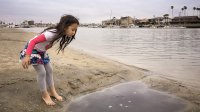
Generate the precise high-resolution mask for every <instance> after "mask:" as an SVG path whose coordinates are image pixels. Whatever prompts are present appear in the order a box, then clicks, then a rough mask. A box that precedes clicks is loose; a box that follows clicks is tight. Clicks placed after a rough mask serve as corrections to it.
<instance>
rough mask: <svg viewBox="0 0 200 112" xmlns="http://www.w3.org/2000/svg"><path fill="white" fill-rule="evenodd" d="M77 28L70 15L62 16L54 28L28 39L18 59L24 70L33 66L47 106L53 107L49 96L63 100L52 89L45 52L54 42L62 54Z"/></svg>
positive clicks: (50, 72) (73, 37)
mask: <svg viewBox="0 0 200 112" xmlns="http://www.w3.org/2000/svg"><path fill="white" fill-rule="evenodd" d="M78 26H79V21H78V20H77V19H76V18H75V17H73V16H72V15H64V16H62V17H61V19H60V22H59V23H58V24H57V25H56V26H55V27H50V28H47V29H45V30H44V31H43V32H41V33H40V34H39V35H37V36H35V37H34V38H32V39H30V41H29V42H28V43H27V44H26V45H25V48H24V50H22V51H21V55H20V59H21V60H22V66H23V68H24V69H28V66H29V65H30V64H31V65H33V67H34V69H35V70H36V72H37V74H38V76H37V82H38V84H39V88H40V91H41V94H42V99H43V100H44V101H45V103H46V104H47V105H55V103H54V102H53V101H52V99H51V97H50V96H53V97H55V98H56V99H57V100H58V101H62V100H63V98H62V97H61V96H60V95H58V93H57V92H56V89H55V87H54V81H53V74H52V66H51V63H50V60H49V56H48V54H47V53H46V51H47V50H48V49H49V48H51V47H52V46H53V45H54V44H55V43H56V42H59V48H58V53H59V52H60V51H62V52H64V49H65V47H66V46H67V45H68V44H69V43H70V42H71V41H72V40H73V39H75V34H76V31H77V28H78Z"/></svg>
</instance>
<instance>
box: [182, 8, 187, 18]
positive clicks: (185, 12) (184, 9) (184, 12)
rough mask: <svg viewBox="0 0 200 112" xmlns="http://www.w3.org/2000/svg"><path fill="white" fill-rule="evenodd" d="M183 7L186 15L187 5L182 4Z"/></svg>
mask: <svg viewBox="0 0 200 112" xmlns="http://www.w3.org/2000/svg"><path fill="white" fill-rule="evenodd" d="M183 8H184V10H185V12H184V15H185V16H186V10H187V6H184V7H183Z"/></svg>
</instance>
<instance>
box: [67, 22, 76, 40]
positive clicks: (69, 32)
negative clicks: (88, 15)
mask: <svg viewBox="0 0 200 112" xmlns="http://www.w3.org/2000/svg"><path fill="white" fill-rule="evenodd" d="M77 28H78V24H77V23H73V24H71V25H70V26H68V27H67V28H65V35H67V36H69V37H72V36H74V35H75V33H76V30H77Z"/></svg>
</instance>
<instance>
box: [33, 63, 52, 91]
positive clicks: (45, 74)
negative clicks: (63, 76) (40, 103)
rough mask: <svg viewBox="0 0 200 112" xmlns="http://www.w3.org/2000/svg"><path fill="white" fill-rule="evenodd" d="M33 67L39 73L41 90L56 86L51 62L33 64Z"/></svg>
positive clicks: (38, 79) (38, 80)
mask: <svg viewBox="0 0 200 112" xmlns="http://www.w3.org/2000/svg"><path fill="white" fill-rule="evenodd" d="M33 67H34V69H35V70H36V72H37V74H38V75H37V82H38V85H39V88H40V91H41V92H43V91H46V90H47V88H49V87H51V86H54V81H53V71H52V66H51V63H50V62H49V63H47V64H38V65H33Z"/></svg>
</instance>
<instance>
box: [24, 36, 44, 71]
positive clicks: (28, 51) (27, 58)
mask: <svg viewBox="0 0 200 112" xmlns="http://www.w3.org/2000/svg"><path fill="white" fill-rule="evenodd" d="M44 41H46V38H45V35H44V34H41V35H39V36H37V37H35V38H33V39H32V40H30V42H29V44H28V47H27V49H26V56H25V57H24V59H23V60H22V66H23V67H24V69H28V65H30V56H31V54H32V51H33V48H34V47H35V44H37V43H40V42H44Z"/></svg>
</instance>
